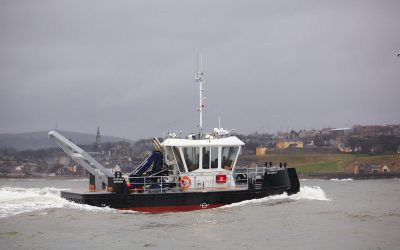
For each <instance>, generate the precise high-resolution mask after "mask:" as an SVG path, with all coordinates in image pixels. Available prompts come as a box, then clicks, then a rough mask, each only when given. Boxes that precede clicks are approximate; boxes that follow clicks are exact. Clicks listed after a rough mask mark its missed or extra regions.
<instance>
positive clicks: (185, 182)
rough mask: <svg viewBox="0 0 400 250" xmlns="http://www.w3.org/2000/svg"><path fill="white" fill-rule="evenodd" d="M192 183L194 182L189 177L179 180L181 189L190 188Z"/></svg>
mask: <svg viewBox="0 0 400 250" xmlns="http://www.w3.org/2000/svg"><path fill="white" fill-rule="evenodd" d="M191 183H192V180H191V179H190V178H189V176H187V175H185V176H183V177H182V178H181V179H180V180H179V185H180V186H181V188H189V187H190V184H191Z"/></svg>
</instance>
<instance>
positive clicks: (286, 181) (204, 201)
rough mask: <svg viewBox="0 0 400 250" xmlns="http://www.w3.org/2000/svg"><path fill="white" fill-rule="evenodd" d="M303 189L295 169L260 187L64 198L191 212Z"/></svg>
mask: <svg viewBox="0 0 400 250" xmlns="http://www.w3.org/2000/svg"><path fill="white" fill-rule="evenodd" d="M299 189H300V183H299V180H298V178H297V173H296V170H295V169H287V170H285V171H279V172H278V173H277V174H273V175H265V176H264V180H263V183H262V186H261V187H260V188H254V187H253V188H252V187H250V188H249V189H241V190H238V189H233V190H213V191H209V190H200V191H188V190H183V191H181V192H163V193H151V192H145V193H133V194H117V193H112V192H87V193H78V192H68V191H62V192H61V197H62V198H65V199H67V200H69V201H73V202H76V203H80V204H87V205H91V206H97V207H110V208H115V209H122V210H135V211H142V212H171V211H189V210H197V209H207V208H214V207H219V206H223V205H227V204H232V203H237V202H241V201H244V200H251V199H259V198H263V197H266V196H271V195H278V194H282V193H285V192H286V193H288V194H293V193H297V192H298V191H299Z"/></svg>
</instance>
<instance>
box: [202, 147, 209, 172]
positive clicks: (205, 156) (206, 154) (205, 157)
mask: <svg viewBox="0 0 400 250" xmlns="http://www.w3.org/2000/svg"><path fill="white" fill-rule="evenodd" d="M209 168H210V147H203V169H209Z"/></svg>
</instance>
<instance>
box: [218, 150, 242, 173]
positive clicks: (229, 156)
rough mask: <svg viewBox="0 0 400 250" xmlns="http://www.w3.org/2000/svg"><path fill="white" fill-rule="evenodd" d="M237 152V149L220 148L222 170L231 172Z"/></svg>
mask: <svg viewBox="0 0 400 250" xmlns="http://www.w3.org/2000/svg"><path fill="white" fill-rule="evenodd" d="M238 152H239V147H222V166H221V167H222V168H223V169H226V170H231V169H232V167H233V163H234V162H235V159H236V156H237V154H238Z"/></svg>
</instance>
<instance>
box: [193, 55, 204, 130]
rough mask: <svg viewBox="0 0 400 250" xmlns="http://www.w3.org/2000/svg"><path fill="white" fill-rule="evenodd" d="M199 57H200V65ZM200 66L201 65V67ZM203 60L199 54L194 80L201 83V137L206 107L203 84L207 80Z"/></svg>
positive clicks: (199, 109)
mask: <svg viewBox="0 0 400 250" xmlns="http://www.w3.org/2000/svg"><path fill="white" fill-rule="evenodd" d="M199 59H200V65H199ZM199 66H200V67H199ZM203 75H204V74H203V60H202V57H201V55H199V54H197V72H196V75H195V76H194V81H195V82H198V83H199V108H198V109H197V110H198V111H199V116H200V117H199V135H200V138H201V137H202V136H203V109H204V100H205V99H206V98H205V97H204V96H203V92H204V86H203V84H204V83H205V80H204V79H203Z"/></svg>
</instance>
